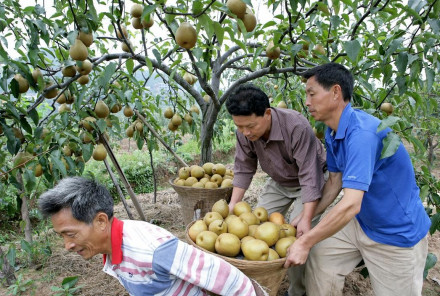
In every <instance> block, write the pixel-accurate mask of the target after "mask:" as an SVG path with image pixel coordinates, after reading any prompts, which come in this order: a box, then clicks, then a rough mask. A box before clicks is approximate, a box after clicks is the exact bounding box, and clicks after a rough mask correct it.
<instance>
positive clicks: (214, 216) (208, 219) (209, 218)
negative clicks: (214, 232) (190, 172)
mask: <svg viewBox="0 0 440 296" xmlns="http://www.w3.org/2000/svg"><path fill="white" fill-rule="evenodd" d="M187 180H188V179H187ZM215 220H223V217H222V215H220V213H217V212H208V213H206V214H205V216H204V217H203V221H204V222H205V223H206V226H208V227H209V224H211V223H212V222H213V221H215Z"/></svg>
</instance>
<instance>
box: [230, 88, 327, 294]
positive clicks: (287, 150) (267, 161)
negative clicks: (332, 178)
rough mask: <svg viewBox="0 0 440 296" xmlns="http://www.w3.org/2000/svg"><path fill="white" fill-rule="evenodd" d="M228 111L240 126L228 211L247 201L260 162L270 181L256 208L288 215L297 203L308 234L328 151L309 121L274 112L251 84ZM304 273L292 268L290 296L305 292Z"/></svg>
mask: <svg viewBox="0 0 440 296" xmlns="http://www.w3.org/2000/svg"><path fill="white" fill-rule="evenodd" d="M226 107H227V109H228V112H229V113H230V114H231V115H232V119H233V120H234V123H235V125H236V126H237V132H236V136H237V144H236V152H235V163H234V182H233V185H234V188H233V191H232V196H231V201H230V203H229V209H230V210H231V211H232V209H233V208H234V205H235V204H236V203H237V202H239V201H241V200H242V199H243V197H244V194H245V192H246V190H247V189H248V188H249V185H250V183H251V181H252V178H253V176H254V174H255V172H256V170H257V165H258V162H259V163H260V166H261V168H262V170H263V171H264V172H265V173H267V174H268V176H269V179H268V181H267V182H266V184H265V186H264V189H263V193H262V195H261V196H260V198H259V200H258V206H263V207H265V208H266V209H267V211H268V212H269V214H270V213H273V212H280V213H282V214H283V215H286V213H287V211H288V209H289V207H290V206H291V204H292V202H295V204H294V209H293V211H292V215H291V218H295V217H297V216H299V215H301V219H295V221H292V220H291V219H290V222H291V223H292V224H295V225H294V226H296V228H297V237H299V236H301V235H303V234H304V233H306V232H308V231H309V230H310V229H311V227H312V226H311V224H312V218H313V216H314V212H315V208H316V205H317V203H318V200H319V199H320V198H321V190H322V188H323V186H324V182H325V181H324V168H325V151H324V148H323V145H322V143H321V142H320V141H319V139H318V138H316V136H315V134H314V133H313V130H312V127H311V126H310V123H309V122H308V120H307V119H306V118H305V117H304V116H303V115H301V114H300V113H299V112H297V111H295V110H289V109H281V108H271V107H270V103H269V98H268V97H267V95H266V94H265V93H264V92H263V91H262V90H260V89H259V88H258V87H256V86H254V85H251V84H245V85H241V86H239V87H238V88H237V90H236V91H235V92H234V93H233V94H231V96H230V97H229V98H228V100H227V102H226ZM298 273H299V274H298ZM303 274H304V269H303V266H299V268H296V269H295V268H294V269H292V268H290V270H289V278H290V283H291V284H290V288H289V295H290V296H294V295H303V294H304V291H305V289H304V286H303V284H302V277H303Z"/></svg>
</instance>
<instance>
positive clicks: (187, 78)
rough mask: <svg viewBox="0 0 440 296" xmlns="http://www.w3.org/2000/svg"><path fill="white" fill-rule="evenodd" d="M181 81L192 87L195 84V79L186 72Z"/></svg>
mask: <svg viewBox="0 0 440 296" xmlns="http://www.w3.org/2000/svg"><path fill="white" fill-rule="evenodd" d="M183 79H184V80H185V81H186V82H188V83H189V84H191V85H194V83H196V82H197V77H196V76H194V75H192V74H191V73H188V72H185V74H183ZM197 110H198V109H197ZM197 114H198V113H197Z"/></svg>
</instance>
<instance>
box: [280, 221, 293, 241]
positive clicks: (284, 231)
mask: <svg viewBox="0 0 440 296" xmlns="http://www.w3.org/2000/svg"><path fill="white" fill-rule="evenodd" d="M295 235H296V228H295V227H293V226H292V225H290V224H288V223H285V224H283V225H281V227H280V238H283V237H287V236H295Z"/></svg>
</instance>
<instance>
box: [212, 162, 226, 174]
mask: <svg viewBox="0 0 440 296" xmlns="http://www.w3.org/2000/svg"><path fill="white" fill-rule="evenodd" d="M212 173H213V174H219V175H220V176H224V175H225V173H226V167H225V165H223V164H221V163H216V164H215V165H213V166H212Z"/></svg>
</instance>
